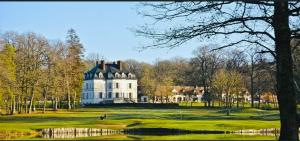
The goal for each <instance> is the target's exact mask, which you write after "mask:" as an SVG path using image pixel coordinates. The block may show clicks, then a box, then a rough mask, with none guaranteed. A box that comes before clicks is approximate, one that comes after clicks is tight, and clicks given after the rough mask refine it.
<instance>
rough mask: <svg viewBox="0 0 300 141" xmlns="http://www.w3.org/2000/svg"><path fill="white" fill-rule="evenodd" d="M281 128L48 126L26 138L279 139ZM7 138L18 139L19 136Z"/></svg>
mask: <svg viewBox="0 0 300 141" xmlns="http://www.w3.org/2000/svg"><path fill="white" fill-rule="evenodd" d="M278 136H279V130H278V129H276V128H272V129H259V130H255V129H251V130H250V129H248V130H236V131H221V130H220V131H216V130H215V131H211V130H201V131H199V130H198V131H191V130H179V129H171V128H128V129H122V130H113V129H98V128H47V129H41V130H38V135H35V136H34V137H30V138H25V139H75V138H80V139H89V140H90V139H108V140H109V139H119V138H121V137H122V138H124V139H138V140H142V139H159V140H163V139H173V140H174V139H175V140H176V139H178V140H179V139H180V140H181V139H183V140H184V139H239V138H243V139H251V140H253V139H272V140H275V139H278ZM7 139H18V138H17V137H16V138H15V137H13V138H11V137H10V138H7ZM21 139H22V138H21Z"/></svg>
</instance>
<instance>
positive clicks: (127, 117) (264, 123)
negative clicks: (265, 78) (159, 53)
mask: <svg viewBox="0 0 300 141" xmlns="http://www.w3.org/2000/svg"><path fill="white" fill-rule="evenodd" d="M100 114H107V116H108V119H106V120H100V119H98V118H97V116H99V115H100ZM0 124H1V126H0V131H26V132H30V133H36V130H38V129H43V128H50V127H51V128H52V127H93V128H110V129H124V128H141V127H142V128H155V127H162V128H176V129H185V130H227V131H233V130H239V129H261V128H279V115H278V111H275V110H272V111H266V110H259V109H252V108H245V109H233V110H232V111H231V115H230V116H226V110H224V109H220V108H213V109H205V108H177V109H173V108H172V109H146V108H145V109H143V108H134V107H124V106H122V107H103V108H81V109H77V110H74V111H66V110H59V111H57V112H54V111H47V112H46V113H45V114H42V113H41V112H39V111H37V112H35V113H33V114H30V115H28V114H21V115H14V116H0ZM0 137H1V136H0ZM22 138H25V139H28V138H32V137H28V136H27V137H22ZM22 138H20V139H22ZM108 138H109V139H170V140H172V139H232V138H233V139H239V138H245V139H274V137H264V136H250V137H249V136H246V137H244V136H241V135H188V136H187V135H180V136H163V138H162V136H132V135H130V136H125V135H118V136H111V137H109V136H107V137H104V136H102V137H89V138H80V139H108ZM33 139H34V138H33Z"/></svg>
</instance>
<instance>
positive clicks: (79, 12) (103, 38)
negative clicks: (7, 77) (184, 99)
mask: <svg viewBox="0 0 300 141" xmlns="http://www.w3.org/2000/svg"><path fill="white" fill-rule="evenodd" d="M137 4H139V3H137V2H1V3H0V13H1V14H0V32H1V33H3V32H6V31H16V32H18V33H23V32H29V31H33V32H36V33H38V34H41V35H44V36H45V37H47V38H48V39H61V40H65V37H66V33H67V30H68V29H70V28H74V29H75V30H76V31H77V34H78V35H79V37H80V39H81V42H82V43H83V45H84V47H85V50H86V51H85V55H88V54H89V53H91V52H98V53H100V54H101V55H103V56H104V58H105V59H107V60H109V61H114V60H119V59H121V60H125V59H135V60H138V61H144V62H148V63H153V62H154V61H155V60H156V59H157V58H159V59H170V58H172V57H175V56H180V57H184V58H189V57H191V56H192V51H193V50H194V49H195V48H196V47H197V44H198V43H190V44H186V45H184V46H182V47H178V48H174V49H172V50H169V49H150V50H149V49H148V50H144V51H142V52H138V51H137V50H136V48H137V47H139V46H140V45H141V44H143V43H146V42H149V41H148V40H149V39H145V38H139V37H136V36H135V35H134V33H132V32H131V31H130V30H129V28H133V27H137V26H138V25H143V24H145V23H148V24H149V23H151V21H150V20H149V19H146V18H145V17H142V16H141V15H138V14H137V12H136V5H137Z"/></svg>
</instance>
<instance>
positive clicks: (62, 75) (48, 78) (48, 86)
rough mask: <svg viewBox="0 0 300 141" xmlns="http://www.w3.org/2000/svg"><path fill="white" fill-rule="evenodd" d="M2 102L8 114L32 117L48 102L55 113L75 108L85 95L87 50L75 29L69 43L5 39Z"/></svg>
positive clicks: (0, 57)
mask: <svg viewBox="0 0 300 141" xmlns="http://www.w3.org/2000/svg"><path fill="white" fill-rule="evenodd" d="M1 39H2V40H1V47H3V48H0V50H1V52H0V98H1V99H0V101H1V109H3V107H5V109H6V113H9V114H14V113H30V112H31V111H34V110H35V105H37V104H40V105H41V103H43V111H45V108H46V104H47V101H48V100H52V107H53V109H54V110H57V109H58V108H62V107H63V106H65V107H67V108H68V109H72V108H75V107H76V105H78V104H77V103H78V100H79V98H78V97H79V96H80V93H81V87H82V86H81V85H82V79H83V76H82V75H83V71H84V70H85V67H84V66H85V65H84V62H83V60H82V57H83V51H84V49H83V46H82V44H81V43H80V40H79V37H78V36H77V35H76V32H75V30H74V29H70V30H68V33H67V38H66V42H63V41H59V40H55V41H53V40H49V39H46V38H45V37H43V36H41V35H37V34H35V33H32V32H31V33H24V34H18V33H15V32H7V33H4V34H2V35H1Z"/></svg>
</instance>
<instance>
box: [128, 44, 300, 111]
mask: <svg viewBox="0 0 300 141" xmlns="http://www.w3.org/2000/svg"><path fill="white" fill-rule="evenodd" d="M215 47H216V45H206V46H200V47H198V48H196V49H195V50H194V51H193V56H192V57H191V58H181V57H174V58H172V59H168V60H159V59H157V60H156V61H155V62H154V63H153V64H149V63H144V62H139V61H136V60H127V61H126V63H125V64H127V66H126V67H127V70H129V71H132V72H134V73H135V74H136V75H137V78H138V84H139V86H141V91H142V93H143V94H145V95H147V96H148V97H149V98H150V100H151V101H152V102H154V101H160V102H162V103H163V102H164V101H165V102H168V101H166V100H168V99H169V97H170V96H172V94H173V93H172V89H173V86H191V87H197V86H198V87H203V89H204V94H203V97H202V100H203V101H204V102H205V104H206V105H207V106H208V107H211V106H216V105H217V103H218V105H219V106H224V107H232V106H233V105H232V104H233V103H236V106H237V107H239V105H240V106H242V105H244V104H245V102H246V101H245V98H244V96H245V95H246V93H249V94H250V95H251V107H257V108H259V107H261V106H262V104H261V103H260V101H261V98H262V97H265V96H270V97H272V98H276V92H275V83H276V82H275V78H274V77H275V63H274V60H273V59H272V58H270V56H268V54H264V53H260V52H259V51H252V50H238V49H228V50H214V51H213V48H215ZM295 56H296V55H295ZM296 58H297V57H296ZM166 86H169V87H166ZM183 94H185V95H187V96H190V95H193V94H194V93H193V92H185V93H183ZM224 97H225V98H224ZM155 98H156V99H155ZM164 99H165V100H164ZM190 100H191V101H190V102H192V99H190ZM254 101H258V103H257V104H255V103H254ZM269 101H276V100H274V99H272V100H269ZM273 104H274V106H275V107H277V102H274V103H273Z"/></svg>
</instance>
